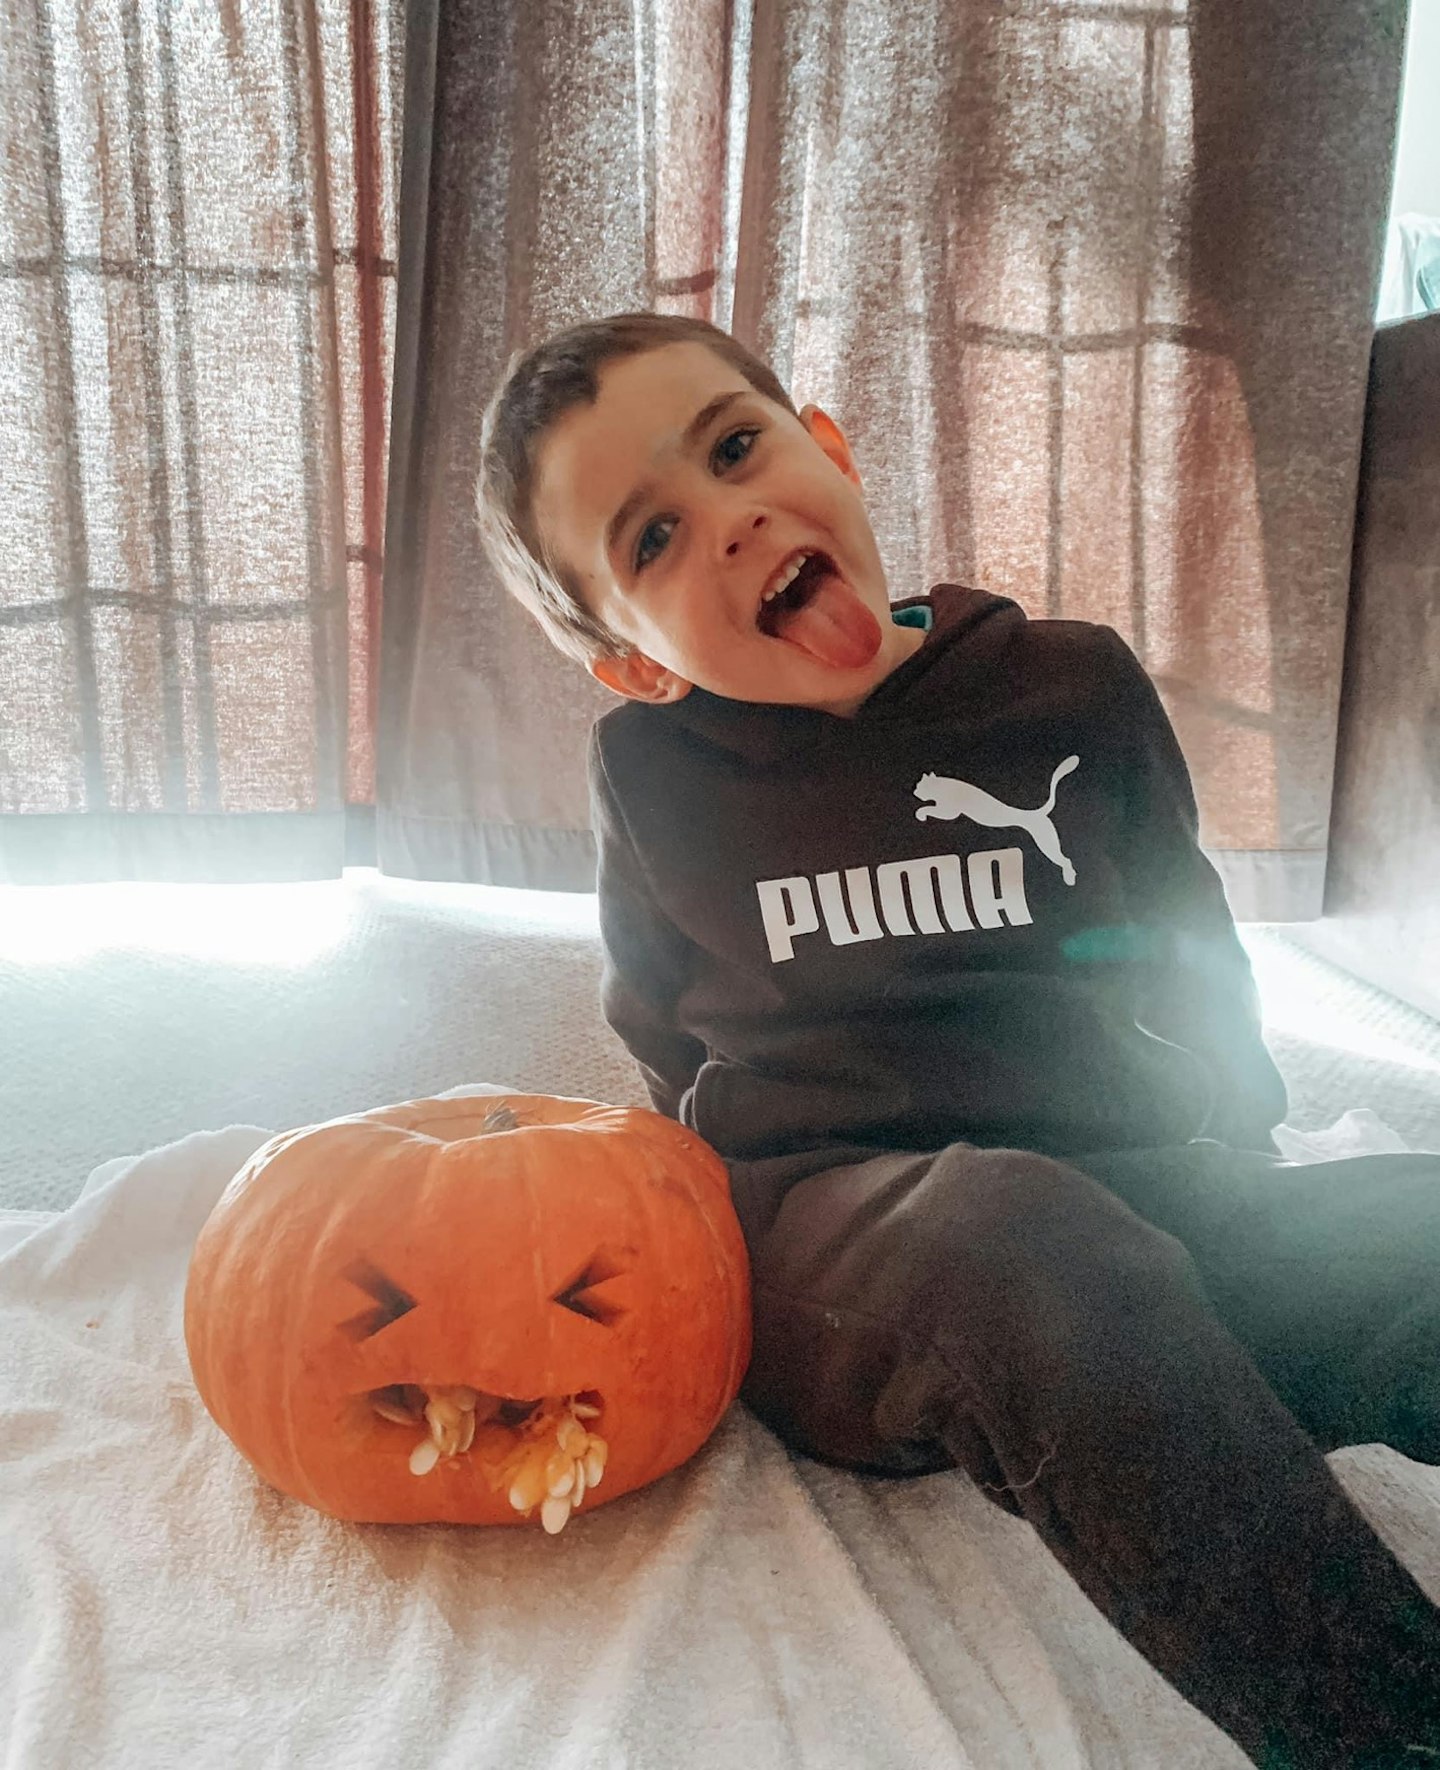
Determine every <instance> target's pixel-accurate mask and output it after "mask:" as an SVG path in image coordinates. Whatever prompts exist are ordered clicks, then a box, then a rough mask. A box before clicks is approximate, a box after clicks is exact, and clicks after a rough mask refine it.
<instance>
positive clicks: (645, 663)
mask: <svg viewBox="0 0 1440 1770" xmlns="http://www.w3.org/2000/svg"><path fill="white" fill-rule="evenodd" d="M586 669H588V670H589V672H590V674H591V675H592V676H593V677H594V678H595V680H596V681H597V682H603V683H604V684H605V686H606V688H610V689H613V690H614V691H615V693H616V694H621V695H624V696H625V698H626V700H629V701H682V700H684V698H685V696H686V695H687V694H689V692H690V690H691V689H692V688H693V687H694V686H695V684H694V683H693V682H687V681H686V680H685V678H684V677H683V676H677V675H676V674H675V672H674V671H673V670H667V669H666V668H665V666H664V665H663V664H657V663H656V662H655V660H654V658H647V657H646V655H645V653H644V652H643V651H632V652H628V653H627V654H626V655H625V656H624V657H623V658H592V659H591V660H590V662H589V663H588V664H587V665H586Z"/></svg>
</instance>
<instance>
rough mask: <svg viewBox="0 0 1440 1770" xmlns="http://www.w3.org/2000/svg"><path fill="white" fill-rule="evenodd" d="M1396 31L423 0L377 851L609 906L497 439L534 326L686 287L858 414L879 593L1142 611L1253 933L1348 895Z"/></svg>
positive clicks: (808, 392)
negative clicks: (490, 406) (1353, 556)
mask: <svg viewBox="0 0 1440 1770" xmlns="http://www.w3.org/2000/svg"><path fill="white" fill-rule="evenodd" d="M422 15H423V18H422ZM1403 26H1404V8H1403V6H1401V5H1398V4H1361V5H1357V4H1354V3H1353V0H1309V3H1308V4H1306V5H1304V6H1296V5H1294V4H1293V3H1292V0H1190V4H1188V5H1187V4H1185V3H1184V0H1176V3H1173V4H1143V3H1136V4H1128V3H1127V4H1124V5H1118V4H1115V3H1113V0H1104V3H1100V0H1006V3H1004V4H994V5H980V4H975V3H971V0H754V3H753V6H752V5H751V4H749V3H747V0H590V3H588V4H587V5H585V6H583V7H576V6H573V5H571V4H569V3H568V0H455V3H452V4H450V5H447V6H446V7H444V8H443V10H442V9H438V8H420V9H417V11H416V13H415V14H414V15H413V16H412V23H411V43H410V53H411V62H410V77H409V84H408V94H409V97H408V103H407V114H406V189H405V200H404V203H403V205H402V289H401V311H400V321H399V334H398V338H397V383H396V405H397V412H399V413H401V414H402V415H401V418H400V419H399V421H398V422H397V430H396V449H395V456H394V474H395V478H394V481H393V484H392V488H391V502H390V513H389V549H388V561H387V575H386V584H385V597H386V601H385V610H386V618H385V640H384V644H385V655H384V670H383V690H382V697H381V708H380V735H381V748H380V774H379V783H380V797H379V816H378V834H379V853H380V859H381V864H382V866H384V867H386V868H388V869H389V870H393V871H396V872H404V873H414V874H419V875H422V876H427V877H435V878H470V879H488V880H491V881H494V882H497V883H502V884H518V885H532V886H549V887H554V888H561V889H573V890H582V889H588V888H589V887H590V884H591V855H592V848H591V842H590V837H589V832H588V829H587V827H586V825H587V816H586V803H585V786H584V775H583V767H582V756H583V743H584V736H585V732H586V729H587V727H588V725H589V723H590V721H591V719H592V717H593V716H594V714H595V713H596V712H597V711H599V710H601V709H603V708H605V707H607V706H609V705H611V704H612V702H611V700H610V699H609V698H608V697H607V695H606V693H605V691H604V690H601V689H598V688H596V687H595V686H594V685H593V684H591V683H590V682H589V681H588V679H587V678H585V677H584V676H583V675H582V673H581V672H580V671H579V669H578V668H577V667H576V666H575V665H574V664H572V663H569V662H567V661H566V660H564V659H562V658H560V657H558V656H557V655H553V654H552V653H551V652H550V651H549V649H548V648H547V646H546V644H545V642H544V640H543V639H542V637H541V636H540V634H539V632H538V630H535V629H533V628H532V627H531V625H530V624H529V622H528V620H527V619H526V617H524V616H523V615H521V614H520V613H519V612H518V611H517V610H515V609H514V608H513V607H512V606H511V605H510V604H509V603H508V602H506V601H505V600H504V599H503V598H502V596H501V594H500V593H499V591H498V590H497V588H496V586H495V583H494V581H493V578H492V575H491V573H490V571H489V569H488V567H487V565H486V564H485V562H484V560H483V558H482V555H481V553H480V550H479V547H478V545H477V542H476V538H475V532H474V527H473V521H472V516H471V487H472V482H473V479H474V474H475V469H476V465H477V440H478V439H477V429H478V420H479V415H480V412H481V409H482V407H483V404H484V401H485V398H486V397H487V395H488V392H489V391H490V389H491V387H492V386H493V384H494V381H495V378H496V376H497V375H498V374H499V372H500V370H501V368H502V365H503V364H504V362H505V360H506V358H507V356H508V354H509V353H510V351H512V350H513V349H514V348H516V347H517V346H519V345H522V344H524V343H526V342H528V341H531V340H533V339H535V338H537V337H538V336H539V335H541V334H542V333H543V332H544V331H545V330H547V329H548V328H551V327H554V326H557V325H559V324H562V323H566V322H569V321H572V320H575V319H578V318H582V317H587V316H591V315H597V314H601V313H605V312H607V311H612V310H615V309H619V308H630V307H655V308H660V309H666V310H672V311H686V312H694V313H700V314H702V315H704V316H705V317H708V318H712V319H714V320H716V321H717V322H718V323H719V324H721V325H723V326H729V327H731V328H732V329H733V330H735V331H736V332H737V333H738V334H739V335H740V336H741V337H743V338H745V339H747V340H748V341H750V342H751V343H754V344H756V345H758V346H759V348H760V349H761V350H762V352H764V353H765V354H766V355H767V356H768V357H769V358H770V359H771V360H772V361H773V362H774V363H775V365H776V367H777V369H778V371H779V373H780V375H781V377H782V379H784V380H786V382H787V384H788V385H789V386H790V388H791V390H792V392H793V394H794V395H795V397H796V398H797V400H799V399H815V400H818V401H820V402H821V403H822V404H824V405H826V406H828V408H829V409H830V410H831V411H832V412H833V413H834V414H835V415H836V416H837V417H838V418H839V419H840V421H841V423H842V424H843V425H844V426H845V428H846V430H847V431H848V432H849V433H850V434H851V436H852V438H853V439H854V441H855V443H856V446H857V449H858V454H859V459H860V464H861V471H862V474H863V476H864V480H865V486H866V491H867V495H868V498H869V501H870V507H871V511H872V518H873V522H874V526H875V529H876V532H877V535H878V537H879V540H880V544H881V550H882V554H883V557H884V559H885V561H886V565H887V568H888V571H889V574H890V581H891V586H892V591H893V593H894V594H896V595H903V594H912V593H914V592H916V591H920V590H923V589H924V588H926V587H927V586H928V585H929V584H930V583H932V582H934V581H936V580H940V579H957V580H960V581H962V582H966V583H970V584H976V585H980V586H983V587H984V588H986V589H989V590H994V591H998V592H1001V593H1004V594H1006V595H1010V596H1014V597H1015V598H1016V599H1017V600H1018V601H1019V602H1020V603H1021V604H1022V605H1023V606H1024V607H1025V609H1026V610H1027V611H1028V612H1029V613H1030V614H1032V615H1037V616H1065V617H1074V618H1080V619H1085V620H1098V621H1104V622H1107V623H1109V624H1111V625H1113V626H1114V627H1115V628H1116V629H1117V630H1118V631H1119V632H1120V633H1122V634H1123V635H1124V636H1125V638H1126V639H1127V640H1128V641H1129V642H1130V643H1131V644H1132V645H1133V646H1134V647H1135V649H1136V651H1137V652H1138V653H1139V655H1140V657H1141V658H1142V659H1143V661H1144V662H1145V664H1146V665H1147V667H1148V669H1149V670H1150V672H1151V674H1152V676H1153V677H1154V679H1155V680H1156V682H1157V684H1158V685H1159V687H1160V690H1161V692H1162V695H1163V696H1164V698H1165V700H1166V703H1167V705H1168V707H1169V710H1170V712H1171V715H1172V717H1173V719H1174V721H1175V724H1176V727H1177V730H1178V732H1179V734H1180V738H1181V741H1182V743H1183V745H1184V748H1185V751H1186V753H1187V756H1188V758H1189V761H1190V764H1191V767H1192V770H1193V773H1194V776H1195V781H1196V787H1197V793H1198V796H1199V798H1200V801H1201V805H1202V816H1203V822H1202V838H1203V840H1204V841H1205V842H1206V844H1207V847H1208V848H1209V849H1210V851H1211V853H1212V854H1213V856H1214V858H1215V859H1216V861H1217V863H1218V864H1219V865H1220V867H1221V869H1222V872H1223V874H1224V876H1225V879H1226V882H1227V887H1228V889H1229V893H1230V898H1231V903H1232V906H1233V907H1234V908H1235V910H1236V912H1237V914H1239V915H1242V916H1246V917H1258V918H1263V919H1287V918H1301V917H1309V916H1313V915H1317V914H1318V913H1319V911H1320V904H1321V890H1322V885H1323V876H1324V861H1325V842H1326V831H1327V824H1328V815H1329V804H1330V792H1331V778H1332V770H1333V758H1334V750H1335V730H1336V714H1337V706H1338V700H1339V691H1340V672H1341V659H1342V648H1343V640H1344V620H1345V606H1346V593H1347V579H1348V565H1349V553H1350V537H1351V529H1352V523H1353V514H1354V505H1355V485H1356V470H1357V460H1358V450H1359V441H1360V433H1361V422H1362V412H1363V402H1364V387H1365V370H1366V360H1367V353H1368V347H1369V340H1370V331H1371V326H1370V315H1371V312H1372V309H1373V297H1374V289H1375V284H1376V279H1377V276H1378V270H1379V254H1380V246H1381V239H1382V235H1383V228H1384V217H1385V209H1386V201H1387V197H1388V190H1389V180H1390V168H1391V153H1392V143H1393V138H1394V127H1395V116H1396V107H1397V100H1398V88H1399V76H1400V67H1401V61H1402V51H1403V34H1404V33H1403Z"/></svg>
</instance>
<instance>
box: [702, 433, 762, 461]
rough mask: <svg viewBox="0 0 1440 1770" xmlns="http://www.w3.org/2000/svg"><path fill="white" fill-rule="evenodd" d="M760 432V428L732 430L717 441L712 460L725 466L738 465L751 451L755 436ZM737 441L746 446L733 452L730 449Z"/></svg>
mask: <svg viewBox="0 0 1440 1770" xmlns="http://www.w3.org/2000/svg"><path fill="white" fill-rule="evenodd" d="M759 434H760V432H759V430H758V429H750V430H732V431H731V432H730V434H729V436H722V437H721V439H720V441H719V442H718V443H716V445H715V450H714V453H713V454H712V455H711V457H710V458H711V460H712V461H718V462H720V463H721V465H722V466H725V467H738V466H739V465H740V463H741V462H742V461H743V460H744V459H745V457H746V456H747V455H748V454H749V453H750V450H751V448H752V447H753V445H754V442H755V438H756V437H757V436H759ZM736 443H741V444H743V445H744V446H743V447H742V448H741V449H740V450H739V452H738V453H733V454H732V453H731V452H730V451H731V449H732V446H733V445H734V444H736Z"/></svg>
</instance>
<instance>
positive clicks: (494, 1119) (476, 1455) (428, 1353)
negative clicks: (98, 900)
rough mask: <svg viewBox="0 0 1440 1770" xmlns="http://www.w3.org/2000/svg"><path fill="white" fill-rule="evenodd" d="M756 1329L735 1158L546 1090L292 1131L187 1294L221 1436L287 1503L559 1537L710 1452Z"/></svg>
mask: <svg viewBox="0 0 1440 1770" xmlns="http://www.w3.org/2000/svg"><path fill="white" fill-rule="evenodd" d="M750 1333H751V1329H750V1269H749V1261H748V1258H747V1255H746V1250H745V1243H744V1240H743V1238H742V1236H741V1233H740V1226H739V1224H738V1222H737V1221H736V1218H735V1214H734V1210H733V1208H732V1206H731V1202H730V1189H729V1176H728V1175H727V1173H726V1171H725V1166H724V1164H723V1163H722V1162H721V1160H720V1158H719V1156H718V1155H716V1153H715V1152H714V1150H712V1149H711V1148H710V1146H709V1145H708V1144H706V1143H705V1142H703V1141H702V1140H701V1139H700V1138H698V1137H696V1136H695V1135H694V1134H693V1133H692V1132H690V1131H687V1130H685V1129H684V1128H683V1127H682V1126H680V1125H678V1124H676V1123H675V1121H674V1120H672V1119H668V1118H665V1117H662V1116H661V1115H660V1114H659V1113H654V1112H649V1111H645V1110H643V1109H639V1108H628V1107H615V1106H604V1105H600V1104H598V1103H596V1102H594V1101H590V1100H567V1099H559V1098H553V1097H551V1096H549V1095H536V1094H496V1095H475V1096H467V1097H465V1098H463V1099H455V1100H414V1101H409V1102H406V1103H404V1104H402V1105H397V1106H387V1107H379V1108H377V1109H376V1110H375V1111H373V1112H365V1113H359V1114H356V1115H354V1116H353V1117H347V1118H341V1119H334V1120H331V1121H329V1122H328V1123H326V1124H321V1125H311V1126H306V1127H305V1128H303V1129H301V1130H297V1131H290V1132H286V1133H284V1134H283V1135H281V1136H278V1137H273V1138H271V1140H270V1141H269V1142H268V1143H266V1144H265V1145H264V1146H263V1147H262V1148H260V1149H258V1150H257V1151H256V1152H255V1154H254V1155H252V1156H251V1158H250V1160H249V1161H248V1162H247V1163H246V1164H245V1166H244V1167H243V1168H241V1170H240V1171H239V1173H238V1174H236V1176H235V1178H234V1179H233V1180H232V1181H231V1182H230V1184H229V1186H228V1187H227V1188H226V1190H225V1192H224V1194H223V1196H222V1197H221V1198H220V1200H219V1202H218V1203H217V1204H216V1206H215V1209H214V1210H213V1212H212V1213H211V1215H210V1217H209V1218H208V1220H207V1221H206V1223H205V1225H204V1227H203V1228H202V1230H201V1232H200V1235H199V1237H198V1239H197V1241H196V1244H195V1248H194V1251H193V1253H192V1256H191V1261H190V1271H189V1277H188V1280H187V1283H186V1288H185V1343H186V1347H187V1349H188V1351H189V1355H190V1364H191V1369H192V1371H193V1373H194V1377H195V1384H196V1387H197V1388H198V1390H199V1392H200V1396H201V1399H202V1400H203V1401H204V1403H205V1406H206V1407H207V1408H208V1410H209V1411H210V1413H211V1415H212V1416H213V1417H214V1419H215V1421H216V1422H217V1424H218V1425H219V1426H220V1427H221V1429H222V1430H223V1431H224V1432H225V1433H226V1434H227V1435H228V1436H229V1438H230V1439H231V1440H232V1441H233V1443H234V1444H235V1445H236V1446H237V1448H238V1449H239V1450H240V1452H241V1453H242V1455H244V1456H245V1457H246V1458H247V1459H248V1460H249V1461H250V1463H251V1464H252V1465H253V1466H254V1467H255V1469H256V1470H257V1471H258V1472H259V1473H260V1475H262V1476H263V1477H264V1478H265V1480H266V1481H268V1482H270V1483H271V1484H272V1485H273V1486H275V1487H277V1488H279V1489H280V1490H281V1491H282V1492H283V1493H287V1494H290V1495H292V1496H293V1497H294V1498H296V1499H298V1500H302V1501H304V1502H305V1503H306V1504H307V1505H310V1506H314V1507H316V1508H317V1509H318V1510H319V1511H322V1512H326V1513H329V1514H330V1515H332V1516H333V1517H336V1518H346V1519H351V1520H353V1521H356V1522H361V1523H377V1524H401V1523H405V1524H410V1523H426V1522H444V1523H454V1524H518V1523H522V1522H524V1521H526V1520H527V1519H531V1518H533V1517H534V1515H535V1513H536V1510H537V1508H538V1509H539V1511H540V1521H541V1522H542V1523H543V1524H544V1526H545V1528H546V1529H547V1530H549V1531H551V1532H552V1534H553V1532H555V1531H558V1530H559V1529H560V1528H561V1527H562V1526H563V1525H564V1523H565V1521H566V1519H567V1518H568V1517H569V1515H570V1511H571V1510H572V1508H573V1507H574V1506H576V1505H579V1504H584V1505H585V1506H586V1507H587V1509H588V1508H590V1507H593V1506H595V1505H603V1504H604V1503H605V1501H606V1500H612V1499H617V1498H619V1496H620V1495H621V1494H624V1493H629V1492H630V1491H632V1490H633V1489H635V1488H637V1487H642V1486H644V1485H645V1484H646V1483H647V1482H651V1481H654V1480H656V1479H658V1477H660V1476H661V1475H664V1474H667V1473H668V1472H669V1471H670V1470H672V1469H674V1468H676V1467H677V1466H678V1465H679V1464H681V1463H683V1462H684V1461H685V1460H686V1459H687V1458H688V1457H690V1456H693V1455H694V1453H695V1452H696V1451H697V1450H699V1448H700V1447H701V1445H703V1444H704V1443H705V1441H706V1439H707V1438H709V1436H710V1434H711V1433H712V1432H713V1431H714V1430H715V1428H716V1426H717V1425H718V1424H719V1423H720V1420H721V1419H722V1417H723V1416H724V1414H725V1411H726V1409H727V1408H728V1407H729V1406H730V1404H731V1402H732V1401H733V1400H734V1398H735V1395H736V1393H737V1392H738V1390H739V1387H740V1382H741V1379H742V1378H743V1376H744V1374H745V1369H746V1366H747V1364H748V1362H749V1358H750ZM602 1481H603V1487H601V1488H600V1491H599V1492H597V1491H596V1489H597V1486H600V1484H601V1483H602Z"/></svg>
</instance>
